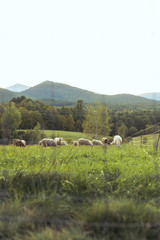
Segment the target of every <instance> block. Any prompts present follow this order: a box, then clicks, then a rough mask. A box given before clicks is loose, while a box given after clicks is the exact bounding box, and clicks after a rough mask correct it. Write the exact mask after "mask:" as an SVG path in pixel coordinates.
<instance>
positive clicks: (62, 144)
mask: <svg viewBox="0 0 160 240" xmlns="http://www.w3.org/2000/svg"><path fill="white" fill-rule="evenodd" d="M59 145H60V146H68V144H67V143H66V142H65V141H61V142H60V144H59Z"/></svg>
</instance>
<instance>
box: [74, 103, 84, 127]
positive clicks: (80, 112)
mask: <svg viewBox="0 0 160 240" xmlns="http://www.w3.org/2000/svg"><path fill="white" fill-rule="evenodd" d="M85 113H86V112H85V108H84V105H83V101H82V100H78V101H77V105H76V107H75V108H74V109H73V117H74V121H75V130H76V131H79V132H82V131H83V127H82V123H83V121H84V119H85Z"/></svg>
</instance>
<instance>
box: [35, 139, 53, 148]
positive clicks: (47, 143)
mask: <svg viewBox="0 0 160 240" xmlns="http://www.w3.org/2000/svg"><path fill="white" fill-rule="evenodd" d="M38 145H43V146H44V147H56V146H57V144H56V142H55V141H54V140H53V139H52V138H43V139H42V140H41V141H39V143H38Z"/></svg>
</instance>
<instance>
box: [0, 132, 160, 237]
mask: <svg viewBox="0 0 160 240" xmlns="http://www.w3.org/2000/svg"><path fill="white" fill-rule="evenodd" d="M62 136H63V137H64V135H62ZM66 138H67V137H66ZM75 138H76V139H77V137H76V136H75ZM159 164H160V150H159V149H158V151H157V152H156V151H155V149H154V148H153V146H147V145H145V146H143V147H142V148H141V147H140V146H138V145H136V146H135V145H134V144H132V143H129V144H124V145H122V146H121V147H119V148H116V147H115V146H109V147H107V148H104V147H101V146H94V147H90V146H78V147H74V146H58V147H53V148H52V147H48V148H44V147H41V146H27V147H26V148H19V147H13V146H0V196H1V197H0V213H1V214H0V239H14V240H20V239H24V240H43V239H46V240H51V239H52V240H53V239H56V240H63V239H64V240H75V239H76V240H83V239H84V240H91V239H94V240H95V239H98V240H110V239H113V240H114V239H116V240H117V239H123V240H125V239H130V240H132V239H136V240H146V239H149V240H150V239H153V240H155V239H159V237H160V181H159V180H160V179H159V178H160V170H159Z"/></svg>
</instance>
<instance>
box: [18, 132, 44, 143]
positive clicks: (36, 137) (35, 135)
mask: <svg viewBox="0 0 160 240" xmlns="http://www.w3.org/2000/svg"><path fill="white" fill-rule="evenodd" d="M14 137H15V138H19V139H24V140H25V141H26V143H27V144H37V143H38V142H39V141H40V140H41V139H42V138H43V137H44V136H41V134H40V133H39V132H38V131H36V130H18V131H16V134H15V136H14Z"/></svg>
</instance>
